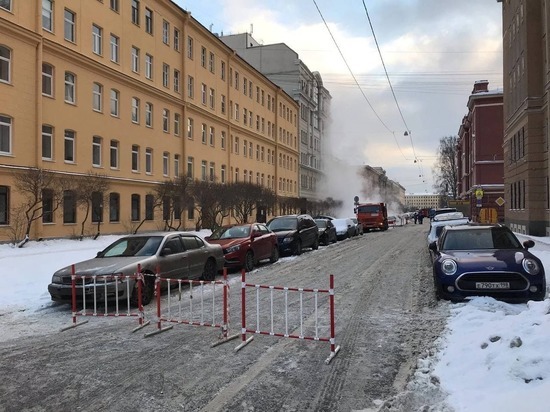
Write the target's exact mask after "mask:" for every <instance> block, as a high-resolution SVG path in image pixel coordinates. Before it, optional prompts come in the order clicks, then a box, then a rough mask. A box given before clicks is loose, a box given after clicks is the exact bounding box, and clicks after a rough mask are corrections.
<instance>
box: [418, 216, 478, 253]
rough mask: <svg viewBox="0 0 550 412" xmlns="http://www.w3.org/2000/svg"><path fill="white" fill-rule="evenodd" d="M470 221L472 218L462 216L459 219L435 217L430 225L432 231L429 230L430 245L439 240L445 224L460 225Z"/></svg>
mask: <svg viewBox="0 0 550 412" xmlns="http://www.w3.org/2000/svg"><path fill="white" fill-rule="evenodd" d="M439 216H443V215H439ZM439 216H438V217H439ZM468 223H470V219H468V218H467V217H462V218H458V219H449V220H436V219H434V220H433V222H432V223H431V225H430V231H429V232H428V246H429V245H430V243H432V242H435V241H436V240H437V238H438V237H439V235H440V234H441V232H442V231H443V228H444V227H445V226H460V225H467V224H468Z"/></svg>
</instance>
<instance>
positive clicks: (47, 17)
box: [42, 0, 53, 31]
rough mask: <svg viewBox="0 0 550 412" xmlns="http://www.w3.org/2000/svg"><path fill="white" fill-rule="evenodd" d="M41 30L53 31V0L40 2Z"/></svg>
mask: <svg viewBox="0 0 550 412" xmlns="http://www.w3.org/2000/svg"><path fill="white" fill-rule="evenodd" d="M42 28H43V29H45V30H48V31H53V0H42Z"/></svg>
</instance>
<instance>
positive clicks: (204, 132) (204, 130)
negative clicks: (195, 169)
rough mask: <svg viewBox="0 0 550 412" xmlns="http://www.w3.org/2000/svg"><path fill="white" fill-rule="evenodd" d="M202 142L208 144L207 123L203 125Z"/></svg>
mask: <svg viewBox="0 0 550 412" xmlns="http://www.w3.org/2000/svg"><path fill="white" fill-rule="evenodd" d="M201 142H202V143H203V144H206V123H203V124H202V125H201Z"/></svg>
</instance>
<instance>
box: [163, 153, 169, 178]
mask: <svg viewBox="0 0 550 412" xmlns="http://www.w3.org/2000/svg"><path fill="white" fill-rule="evenodd" d="M169 170H170V153H168V152H164V153H163V154H162V174H163V175H164V176H168V171H169Z"/></svg>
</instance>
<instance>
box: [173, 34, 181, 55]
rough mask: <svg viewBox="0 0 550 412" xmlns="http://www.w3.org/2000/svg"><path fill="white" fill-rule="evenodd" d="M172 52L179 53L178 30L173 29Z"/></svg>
mask: <svg viewBox="0 0 550 412" xmlns="http://www.w3.org/2000/svg"><path fill="white" fill-rule="evenodd" d="M174 50H175V51H178V52H179V51H180V31H179V30H178V29H174Z"/></svg>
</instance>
